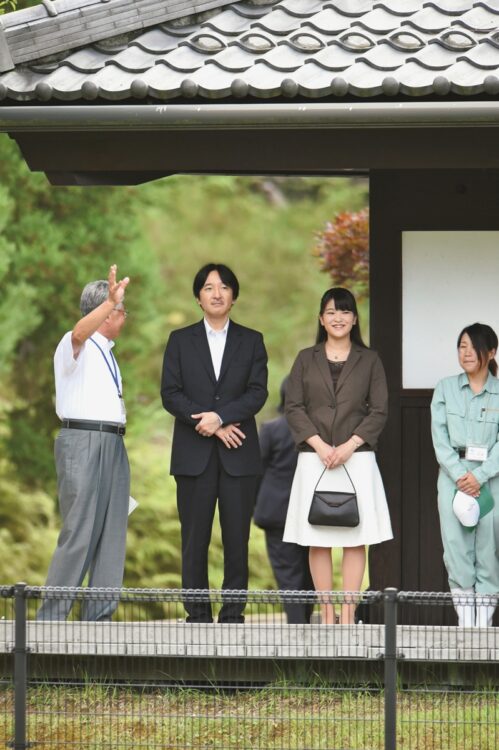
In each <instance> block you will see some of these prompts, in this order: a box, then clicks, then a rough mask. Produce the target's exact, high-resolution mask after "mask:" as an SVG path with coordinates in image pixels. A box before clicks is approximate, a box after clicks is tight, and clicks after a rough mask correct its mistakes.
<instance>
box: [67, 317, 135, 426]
mask: <svg viewBox="0 0 499 750" xmlns="http://www.w3.org/2000/svg"><path fill="white" fill-rule="evenodd" d="M92 338H93V339H94V340H95V341H96V342H97V344H99V346H100V348H101V349H102V351H103V352H104V354H105V355H106V357H107V361H108V362H109V365H110V367H111V369H112V370H113V372H114V363H113V357H112V356H111V349H112V348H113V346H114V341H109V339H107V338H106V337H105V336H102V334H100V333H97V332H96V333H94V334H93V335H92ZM114 362H116V360H114ZM116 373H117V378H118V384H119V392H120V393H122V392H123V391H122V383H121V373H120V369H119V367H118V364H117V363H116ZM54 375H55V410H56V413H57V416H58V417H59V419H92V420H96V421H98V422H118V423H120V424H123V423H125V422H126V418H125V416H124V414H123V409H122V404H121V399H120V397H119V395H118V389H117V387H116V384H115V382H114V379H113V376H112V375H111V372H110V370H109V368H108V366H107V365H106V362H105V361H104V357H103V356H102V352H101V351H100V350H99V349H98V348H97V346H95V344H94V343H93V342H92V341H90V340H87V341H86V342H85V343H84V345H83V346H82V348H81V350H80V353H79V355H78V358H77V359H74V357H73V346H72V344H71V331H68V333H66V334H64V336H63V337H62V339H61V341H60V342H59V345H58V347H57V349H56V351H55V354H54Z"/></svg>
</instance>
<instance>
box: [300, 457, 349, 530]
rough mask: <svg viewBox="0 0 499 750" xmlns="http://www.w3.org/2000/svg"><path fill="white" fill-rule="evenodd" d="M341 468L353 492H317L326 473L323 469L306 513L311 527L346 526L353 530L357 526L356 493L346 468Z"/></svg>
mask: <svg viewBox="0 0 499 750" xmlns="http://www.w3.org/2000/svg"><path fill="white" fill-rule="evenodd" d="M343 468H344V469H345V471H346V474H347V477H348V478H349V480H350V484H351V485H352V489H353V492H337V491H333V490H318V489H317V487H318V485H319V482H320V481H321V479H322V477H323V476H324V472H325V471H326V469H324V471H323V472H322V474H321V475H320V477H319V479H318V480H317V484H316V485H315V489H314V494H313V496H312V503H311V505H310V510H309V513H308V522H309V523H310V524H312V525H313V526H346V527H352V528H353V527H354V526H358V525H359V506H358V505H357V493H356V491H355V486H354V483H353V482H352V478H351V477H350V474H349V473H348V469H347V467H346V466H343Z"/></svg>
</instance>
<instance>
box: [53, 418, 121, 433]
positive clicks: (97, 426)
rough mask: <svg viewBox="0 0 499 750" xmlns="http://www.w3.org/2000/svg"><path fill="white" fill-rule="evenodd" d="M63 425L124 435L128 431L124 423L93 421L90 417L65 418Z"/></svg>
mask: <svg viewBox="0 0 499 750" xmlns="http://www.w3.org/2000/svg"><path fill="white" fill-rule="evenodd" d="M62 427H66V428H67V429H70V430H94V431H95V432H114V433H115V434H116V435H124V434H125V432H126V427H125V425H124V424H113V422H93V421H91V420H90V419H63V420H62Z"/></svg>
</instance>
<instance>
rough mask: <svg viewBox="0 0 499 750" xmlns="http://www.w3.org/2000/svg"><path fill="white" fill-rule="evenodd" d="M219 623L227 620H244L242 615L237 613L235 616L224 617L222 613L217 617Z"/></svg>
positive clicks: (240, 621)
mask: <svg viewBox="0 0 499 750" xmlns="http://www.w3.org/2000/svg"><path fill="white" fill-rule="evenodd" d="M218 622H219V623H227V622H239V623H242V622H244V615H238V616H236V617H224V616H223V615H220V616H219V618H218Z"/></svg>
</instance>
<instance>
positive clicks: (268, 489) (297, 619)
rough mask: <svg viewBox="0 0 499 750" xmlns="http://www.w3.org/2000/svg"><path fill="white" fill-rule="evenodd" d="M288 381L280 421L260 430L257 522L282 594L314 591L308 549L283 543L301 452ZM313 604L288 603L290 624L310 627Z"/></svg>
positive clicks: (270, 422)
mask: <svg viewBox="0 0 499 750" xmlns="http://www.w3.org/2000/svg"><path fill="white" fill-rule="evenodd" d="M287 380H288V379H287V378H285V379H284V380H283V382H282V384H281V402H280V404H279V406H278V408H277V410H278V412H279V415H280V416H278V417H277V418H276V419H272V420H270V421H269V422H264V423H263V424H262V426H261V428H260V433H259V439H260V451H261V454H262V461H263V467H264V473H263V477H262V481H261V483H260V489H259V492H258V497H257V501H256V506H255V512H254V516H253V520H254V522H255V523H256V525H257V526H259V527H260V528H261V529H263V530H264V531H265V541H266V544H267V552H268V555H269V560H270V564H271V565H272V570H273V572H274V576H275V578H276V581H277V585H278V586H279V589H281V590H296V591H311V590H312V591H313V588H314V585H313V583H312V577H311V575H310V569H309V566H308V548H307V547H301V546H300V545H299V544H289V543H288V542H283V541H282V535H283V532H284V524H285V522H286V512H287V510H288V502H289V495H290V492H291V484H292V482H293V476H294V473H295V468H296V461H297V457H298V454H297V451H296V448H295V444H294V441H293V438H292V437H291V432H290V431H289V427H288V423H287V421H286V418H285V417H284V416H283V412H284V396H285V392H286V383H287ZM313 606H314V605H313V602H312V601H311V602H310V603H305V602H303V603H298V602H296V603H294V602H285V603H284V610H285V612H286V616H287V620H288V623H290V624H291V623H293V624H300V623H308V622H309V621H310V616H311V614H312V610H313Z"/></svg>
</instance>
